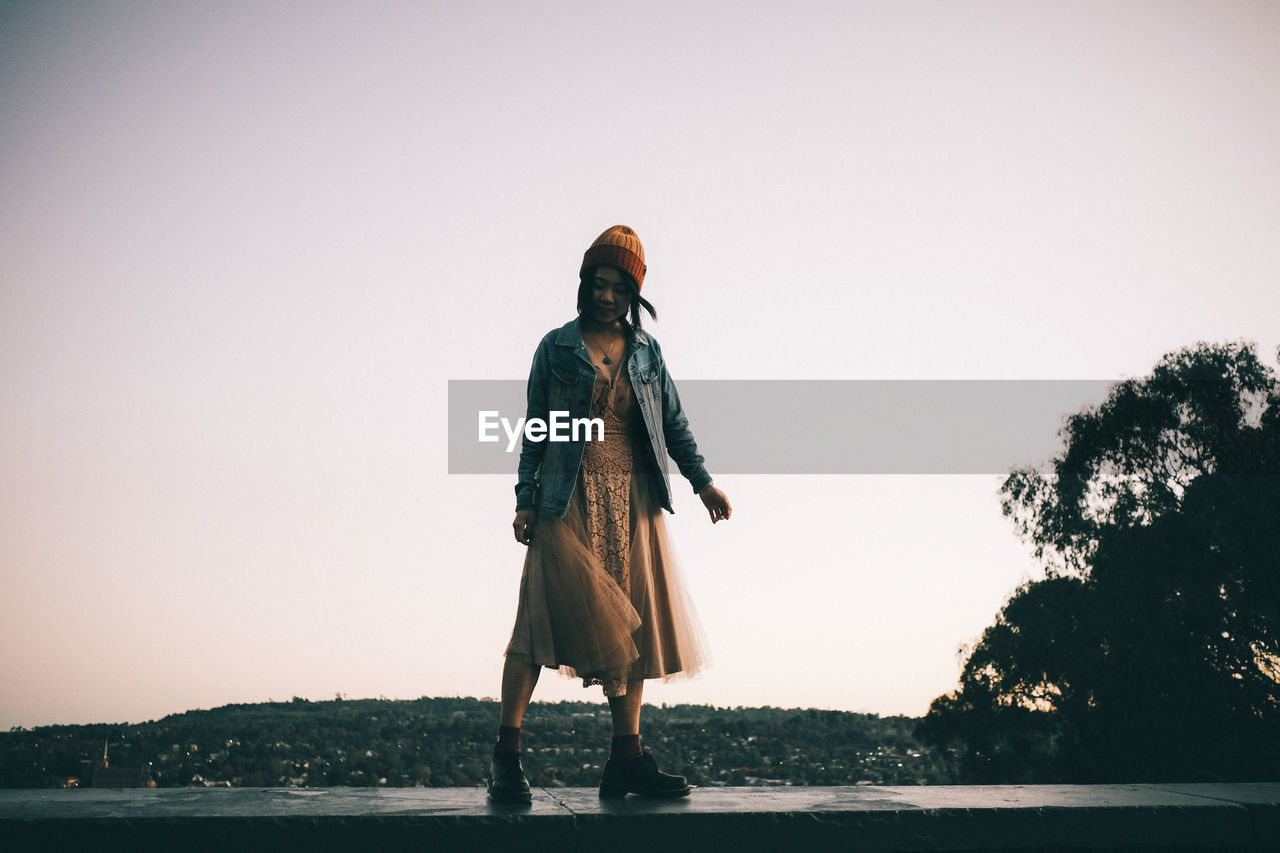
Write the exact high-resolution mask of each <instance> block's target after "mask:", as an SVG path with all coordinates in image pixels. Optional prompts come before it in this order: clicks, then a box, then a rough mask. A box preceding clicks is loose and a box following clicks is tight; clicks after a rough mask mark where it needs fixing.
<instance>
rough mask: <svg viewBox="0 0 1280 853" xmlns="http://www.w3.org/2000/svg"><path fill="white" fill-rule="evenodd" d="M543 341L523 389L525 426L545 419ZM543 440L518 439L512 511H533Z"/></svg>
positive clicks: (546, 367)
mask: <svg viewBox="0 0 1280 853" xmlns="http://www.w3.org/2000/svg"><path fill="white" fill-rule="evenodd" d="M548 346H549V344H548V342H547V340H546V339H543V341H542V342H541V343H539V344H538V349H537V350H536V351H535V352H534V354H533V366H532V367H531V368H530V369H529V383H528V385H526V386H525V397H526V399H527V408H526V411H525V423H526V424H527V423H529V421H530V420H531V419H533V418H542V419H543V420H544V421H545V420H546V419H547V390H548V389H547V378H548V376H549V375H550V372H551V369H550V362H549V360H548V357H547V347H548ZM546 449H547V443H546V442H545V441H530V440H529V439H528V438H527V437H525V438H522V439H521V444H520V465H519V468H518V469H517V471H516V511H517V512H518V511H520V510H522V509H533V508H534V496H535V495H536V494H537V491H538V469H539V467H540V466H541V465H542V456H543V454H544V453H545V452H546Z"/></svg>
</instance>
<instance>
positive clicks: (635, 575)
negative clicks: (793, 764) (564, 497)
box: [506, 369, 710, 696]
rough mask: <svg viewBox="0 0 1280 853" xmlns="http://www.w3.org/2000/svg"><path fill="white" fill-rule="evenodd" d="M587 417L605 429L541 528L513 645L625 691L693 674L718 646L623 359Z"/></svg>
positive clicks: (611, 691)
mask: <svg viewBox="0 0 1280 853" xmlns="http://www.w3.org/2000/svg"><path fill="white" fill-rule="evenodd" d="M591 417H593V418H595V417H599V418H601V419H602V420H603V421H604V439H603V440H602V441H600V440H593V441H588V442H586V445H585V449H584V451H583V455H582V465H581V466H580V468H579V470H578V482H577V484H576V486H575V488H574V490H573V493H572V495H571V496H570V498H569V507H568V510H567V511H566V513H565V516H564V518H560V519H552V518H544V517H539V518H538V520H537V523H536V525H535V526H534V530H533V541H532V542H531V543H530V544H529V550H528V552H527V553H526V555H525V563H524V573H523V575H522V577H521V579H520V601H519V606H518V608H517V611H516V622H515V628H514V629H513V630H512V633H511V642H510V643H509V644H508V646H507V651H506V654H507V655H508V656H515V657H519V658H522V659H526V660H529V661H530V662H532V663H535V664H538V665H540V666H546V667H551V668H558V669H559V670H560V672H561V674H563V675H566V676H569V677H576V678H581V679H582V684H583V686H584V687H589V686H591V685H592V684H600V685H602V686H603V688H604V694H605V695H606V696H621V695H623V694H625V693H626V690H627V682H628V681H629V680H630V681H638V680H641V679H648V678H662V679H670V678H673V677H676V676H692V675H694V674H695V673H697V672H698V671H699V670H701V669H703V668H705V667H706V666H708V665H709V664H710V656H709V654H708V652H707V643H706V638H705V635H704V634H703V631H702V625H701V623H700V622H699V621H698V615H697V612H696V611H695V609H694V607H693V603H692V601H691V600H690V598H689V594H688V592H687V590H686V589H685V585H684V582H683V579H682V576H681V572H680V567H679V563H678V561H677V559H676V555H675V550H674V549H673V547H672V544H671V540H670V537H669V536H668V533H667V526H666V522H665V520H664V519H663V516H662V508H661V506H659V504H658V500H657V499H656V498H655V497H654V480H655V479H657V478H658V477H659V476H660V475H659V474H658V473H657V472H656V471H655V470H654V469H653V463H652V461H651V460H650V458H649V457H650V454H649V453H648V452H647V451H646V449H645V448H646V444H647V442H648V436H647V434H646V431H645V426H644V420H643V418H642V417H641V415H640V407H639V405H638V404H637V403H636V401H635V396H634V394H633V392H632V388H631V383H630V381H629V380H628V378H627V372H626V370H625V369H619V371H618V374H617V378H616V379H615V380H614V381H613V382H612V383H610V382H609V381H608V380H607V379H606V378H605V377H603V376H598V377H597V379H596V385H595V393H594V395H593V399H592V405H591ZM595 437H596V436H594V435H593V436H592V438H595Z"/></svg>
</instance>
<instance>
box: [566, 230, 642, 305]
mask: <svg viewBox="0 0 1280 853" xmlns="http://www.w3.org/2000/svg"><path fill="white" fill-rule="evenodd" d="M589 267H613V268H614V269H619V270H622V271H623V272H624V273H626V274H627V275H629V276H631V277H632V278H633V279H635V282H636V292H637V293H638V292H639V291H640V286H641V285H642V284H644V273H645V270H646V269H648V267H646V266H645V265H644V246H642V245H640V238H639V237H637V236H636V232H635V231H632V230H631V229H630V228H628V227H627V226H625V225H615V226H613V227H612V228H610V229H608V230H606V231H605V232H604V233H603V234H601V235H600V236H599V237H597V238H596V241H595V242H594V243H592V244H591V248H590V249H587V253H586V254H585V255H583V256H582V269H581V270H579V271H578V274H579V275H581V274H582V273H584V272H586V271H587V269H588V268H589Z"/></svg>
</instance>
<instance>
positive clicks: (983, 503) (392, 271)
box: [0, 0, 1280, 728]
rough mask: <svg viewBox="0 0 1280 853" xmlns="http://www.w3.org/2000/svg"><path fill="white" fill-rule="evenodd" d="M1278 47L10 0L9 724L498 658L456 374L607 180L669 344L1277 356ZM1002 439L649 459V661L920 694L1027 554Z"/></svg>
mask: <svg viewBox="0 0 1280 853" xmlns="http://www.w3.org/2000/svg"><path fill="white" fill-rule="evenodd" d="M1277 80H1280V5H1277V4H1275V3H1271V2H1220V1H1219V0H1215V2H1198V3H1188V2H1169V0H1158V2H1156V1H1154V0H1153V2H1123V0H1106V2H1063V0H1058V1H1057V2H1044V3H1037V2H1025V0H1019V1H1018V2H830V3H803V2H802V3H787V4H782V3H743V2H732V3H730V2H725V3H698V2H692V3H690V2H680V3H631V4H625V5H623V6H616V5H612V6H611V5H601V4H597V3H580V4H575V3H567V2H556V3H514V2H513V3H483V2H478V3H470V2H465V3H464V2H452V3H427V2H417V3H411V2H405V3H390V2H378V3H258V2H245V3H233V2H225V3H224V2H220V3H194V2H187V3H179V2H172V3H129V2H118V3H109V2H95V3H71V2H67V3H56V4H53V3H41V2H28V3H21V2H11V3H6V4H4V5H3V6H0V128H2V130H3V134H4V137H3V138H4V144H3V146H2V147H0V400H3V403H2V405H0V436H3V441H2V442H0V583H2V584H3V594H2V595H0V654H2V657H0V727H6V728H7V727H9V726H14V725H25V726H32V725H39V724H47V723H87V722H109V721H141V720H146V719H152V718H157V717H160V716H163V715H164V714H167V713H171V712H178V711H183V710H187V709H190V708H202V707H212V706H216V705H221V704H225V703H228V702H257V701H265V700H267V699H276V700H281V699H288V698H290V697H292V696H295V695H297V696H304V697H309V698H312V699H327V698H331V697H332V696H333V695H334V694H335V693H339V692H341V693H345V694H347V695H349V696H351V697H363V696H379V695H385V696H388V697H401V698H412V697H417V696H420V695H432V696H450V695H463V696H466V695H471V696H482V697H485V696H488V697H492V696H497V694H498V688H499V677H500V671H501V666H502V651H503V649H504V647H505V645H506V642H507V639H508V638H509V635H510V630H511V621H512V618H513V616H514V612H515V605H516V594H517V589H518V582H519V577H520V569H521V561H522V559H523V553H524V549H523V548H522V547H521V546H520V545H518V544H517V543H515V542H514V541H513V539H512V536H511V529H510V522H511V516H512V512H513V505H514V497H513V490H512V486H513V485H514V482H515V460H514V459H513V460H512V473H511V475H510V476H509V477H496V476H471V477H464V476H450V475H448V473H447V467H446V453H445V429H446V399H447V398H446V392H447V382H448V380H450V379H520V378H523V377H525V376H526V375H527V372H528V368H529V360H530V358H531V356H532V353H533V350H534V347H535V345H536V344H537V342H538V340H539V338H540V337H541V336H542V335H543V334H544V333H545V332H546V331H547V330H549V329H551V328H553V327H556V326H559V325H561V324H562V323H564V322H566V321H567V320H569V319H571V318H572V317H573V303H574V292H575V285H576V275H577V269H578V265H579V263H580V262H581V258H582V253H583V251H584V250H585V249H586V247H587V246H588V245H589V244H590V242H591V240H593V239H594V238H595V237H596V235H597V234H599V233H600V232H601V231H602V230H604V229H605V228H606V227H608V226H610V225H613V224H618V223H625V224H628V225H631V226H632V227H634V228H635V229H636V231H637V232H638V233H639V235H640V237H641V239H642V240H643V241H644V244H645V249H646V253H647V260H648V265H649V272H648V276H647V278H646V280H645V285H644V295H645V296H646V297H648V298H649V299H650V301H652V302H653V303H654V304H655V305H656V306H657V307H658V309H659V312H660V316H661V321H660V322H657V323H651V324H648V326H647V328H649V330H650V331H652V332H653V333H654V334H655V335H656V336H657V337H658V338H659V340H660V341H661V342H662V346H663V350H664V353H665V355H666V357H667V361H668V364H669V367H670V369H671V372H672V375H673V376H674V377H675V378H676V380H677V382H679V381H680V380H681V379H682V378H688V379H871V378H894V379H969V378H972V379H1002V378H1019V379H1113V378H1120V377H1125V376H1140V375H1143V374H1145V373H1146V372H1148V371H1149V370H1150V369H1151V367H1152V365H1153V364H1154V363H1155V362H1156V360H1157V359H1158V358H1159V357H1160V356H1161V355H1162V354H1164V353H1165V352H1168V351H1171V350H1174V349H1177V348H1179V347H1182V346H1186V345H1190V344H1193V343H1195V342H1196V341H1197V340H1207V341H1218V342H1221V341H1228V340H1240V339H1244V340H1252V341H1256V342H1257V343H1258V344H1259V347H1260V354H1261V355H1262V357H1263V358H1264V360H1265V361H1266V362H1267V363H1270V364H1274V363H1275V352H1276V347H1277V344H1278V343H1280V322H1278V321H1277V318H1278V317H1280V288H1278V287H1277V286H1276V270H1277V269H1280V158H1277V157H1276V155H1275V152H1276V148H1277V140H1280V98H1276V96H1275V84H1276V81H1277ZM822 414H823V413H822V412H807V413H797V417H807V418H811V419H812V422H813V424H814V427H813V428H814V429H837V428H838V424H831V423H826V422H824V421H823V420H822ZM1063 414H1064V415H1065V414H1068V413H1067V412H1063ZM690 417H691V421H692V426H693V429H694V432H695V435H696V433H697V427H698V421H697V413H696V412H690ZM743 428H744V429H749V428H750V426H749V424H744V425H743ZM856 440H857V437H856V436H850V441H856ZM702 450H703V452H704V454H705V455H706V457H707V462H708V467H709V468H710V470H711V471H712V474H713V475H714V474H715V473H716V468H715V448H714V447H710V446H704V447H703V448H702ZM1025 461H1026V462H1027V463H1035V462H1038V461H1042V460H1031V459H1029V460H1025ZM999 480H1000V478H999V477H995V476H992V477H956V476H952V477H947V476H935V477H928V476H914V477H905V476H903V477H893V476H878V477H871V476H867V477H822V476H810V477H783V476H776V477H745V476H738V477H732V476H719V477H717V483H718V485H720V486H721V487H722V488H723V489H724V490H725V491H726V492H727V493H728V495H729V497H730V499H731V500H732V501H733V503H734V507H735V513H734V517H733V519H732V520H731V521H729V522H728V523H724V524H719V525H716V526H715V527H712V525H711V524H710V523H709V522H708V521H707V518H706V515H705V512H704V511H703V510H702V508H701V505H700V503H699V502H698V501H697V499H696V498H695V497H694V496H693V494H692V493H691V491H690V490H689V488H688V485H687V483H685V482H684V481H682V480H681V481H679V482H677V483H676V484H675V486H676V489H675V490H676V504H675V508H676V514H675V515H674V516H671V517H670V518H669V521H670V524H671V527H672V530H673V537H674V539H675V542H676V546H677V548H678V550H679V553H680V555H681V559H682V562H683V564H684V568H685V572H686V574H687V576H688V578H689V582H690V585H691V589H692V592H693V595H694V600H695V602H696V603H697V606H698V608H699V611H700V613H701V616H702V620H703V622H704V625H705V627H706V630H707V634H708V636H709V638H710V641H711V645H712V653H713V655H714V658H715V666H714V667H713V668H712V669H710V670H708V671H706V672H705V673H703V674H702V675H701V676H700V677H698V678H697V679H695V680H692V681H686V682H672V683H670V684H665V685H664V684H661V683H656V684H653V685H652V686H650V687H649V688H648V690H647V691H646V699H647V700H649V701H652V702H655V703H662V702H666V703H682V702H695V703H710V704H715V705H774V706H784V707H790V706H814V707H825V708H840V709H847V710H858V711H873V712H878V713H882V714H893V713H907V714H913V715H914V714H923V713H924V712H925V711H926V710H927V708H928V704H929V702H930V700H932V699H933V698H934V697H935V696H938V695H940V694H942V693H945V692H947V691H949V690H951V689H953V688H954V686H955V683H956V678H957V675H958V672H959V661H958V658H957V654H956V652H957V648H958V647H959V646H960V645H962V644H964V643H971V642H973V641H974V640H976V639H977V637H978V636H979V635H980V633H981V631H982V630H983V628H984V627H985V626H987V625H988V624H990V622H991V621H992V618H993V617H994V615H995V613H996V612H997V610H998V609H999V607H1000V605H1001V603H1002V602H1003V601H1004V599H1005V598H1006V597H1007V595H1008V594H1009V593H1010V592H1011V591H1012V590H1013V588H1014V587H1015V586H1016V585H1017V584H1018V583H1019V582H1020V581H1022V580H1023V579H1025V578H1027V577H1033V576H1035V575H1036V572H1037V568H1036V566H1035V564H1034V563H1033V561H1032V560H1031V557H1030V553H1029V549H1028V548H1027V547H1026V546H1025V545H1023V544H1022V543H1020V542H1019V541H1018V540H1017V539H1016V538H1015V537H1014V535H1013V531H1012V527H1011V526H1010V525H1009V523H1008V522H1007V521H1006V520H1005V519H1003V518H1002V517H1001V514H1000V508H999V502H998V498H997V488H998V484H999ZM561 698H570V699H581V700H592V701H601V699H600V692H599V688H593V689H592V690H583V689H582V688H581V686H580V683H578V682H573V681H569V680H564V679H561V678H559V677H558V676H556V675H555V674H553V673H550V672H548V673H545V674H544V676H543V679H542V682H541V684H540V685H539V688H538V691H537V692H536V693H535V699H543V700H556V699H561ZM495 725H496V722H495Z"/></svg>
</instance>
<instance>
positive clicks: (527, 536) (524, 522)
mask: <svg viewBox="0 0 1280 853" xmlns="http://www.w3.org/2000/svg"><path fill="white" fill-rule="evenodd" d="M537 521H538V512H537V510H532V509H518V510H516V520H515V521H513V522H511V526H512V527H513V528H515V534H516V541H517V542H519V543H520V544H521V545H528V544H529V542H530V541H531V540H532V539H533V526H534V525H535V524H536V523H537Z"/></svg>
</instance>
